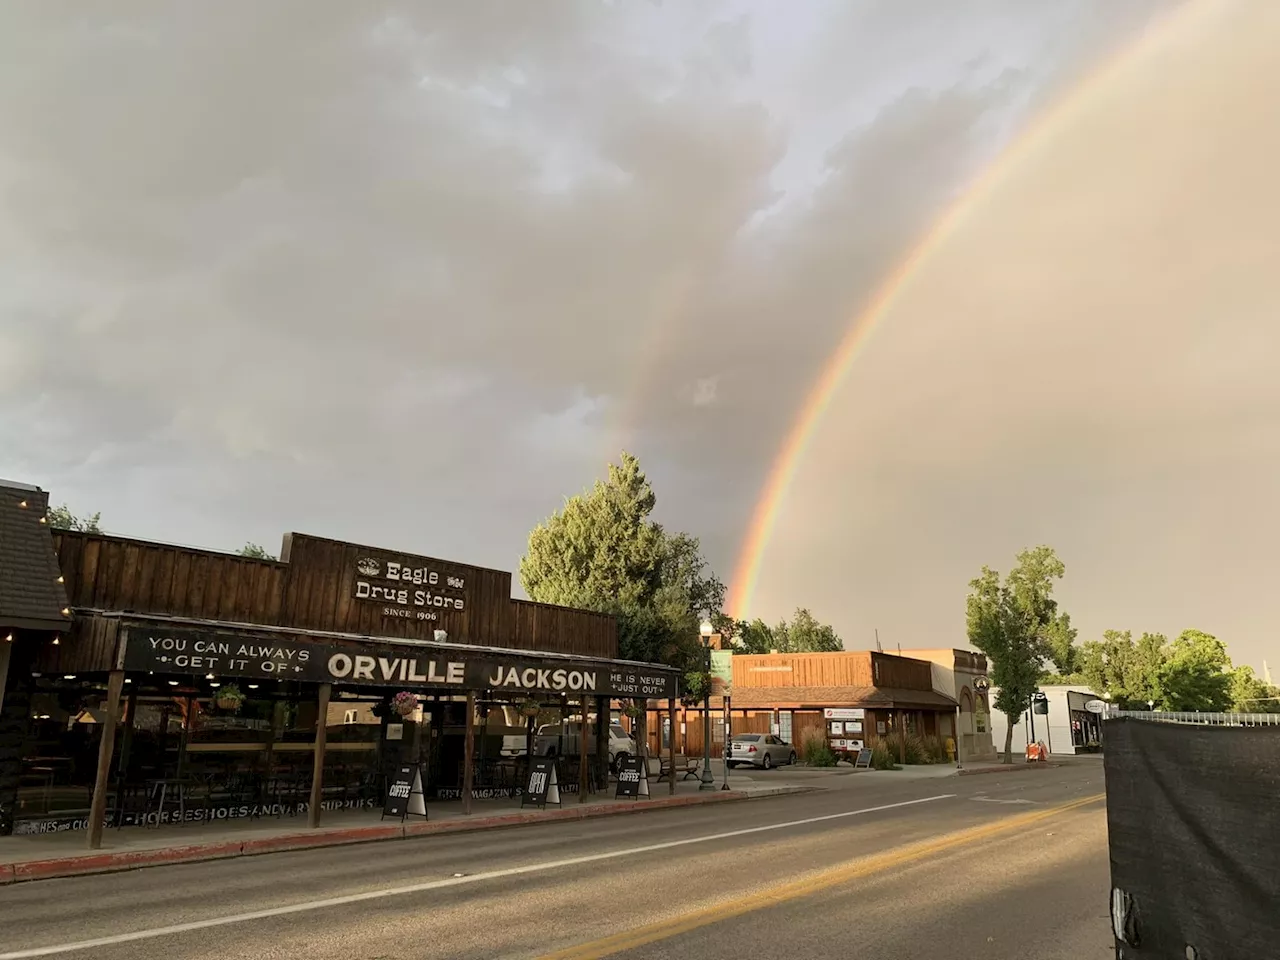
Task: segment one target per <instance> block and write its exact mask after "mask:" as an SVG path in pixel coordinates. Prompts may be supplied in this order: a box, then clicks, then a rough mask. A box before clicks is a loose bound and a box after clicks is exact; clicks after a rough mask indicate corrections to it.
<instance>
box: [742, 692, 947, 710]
mask: <svg viewBox="0 0 1280 960" xmlns="http://www.w3.org/2000/svg"><path fill="white" fill-rule="evenodd" d="M733 707H734V709H735V710H737V709H747V710H752V709H757V710H769V709H773V710H803V709H821V708H823V707H863V708H866V709H871V710H895V709H923V710H954V709H955V708H956V701H955V700H953V699H951V698H950V697H948V696H946V695H945V694H941V693H938V692H937V691H935V690H903V689H898V688H893V687H736V688H735V689H734V691H733Z"/></svg>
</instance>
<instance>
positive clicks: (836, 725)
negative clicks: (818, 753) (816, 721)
mask: <svg viewBox="0 0 1280 960" xmlns="http://www.w3.org/2000/svg"><path fill="white" fill-rule="evenodd" d="M842 733H844V724H843V723H841V722H840V721H839V720H832V721H831V735H832V736H833V737H838V736H840V734H842Z"/></svg>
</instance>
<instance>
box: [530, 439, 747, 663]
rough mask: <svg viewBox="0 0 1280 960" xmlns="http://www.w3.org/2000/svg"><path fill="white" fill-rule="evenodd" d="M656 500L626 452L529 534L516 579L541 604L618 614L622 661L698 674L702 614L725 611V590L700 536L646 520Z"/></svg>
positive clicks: (700, 661)
mask: <svg viewBox="0 0 1280 960" xmlns="http://www.w3.org/2000/svg"><path fill="white" fill-rule="evenodd" d="M656 503H657V497H656V496H655V495H654V492H653V488H652V487H651V486H650V484H649V481H648V479H647V478H646V476H645V474H644V471H643V470H642V469H641V468H640V461H639V460H638V459H637V458H636V457H634V456H632V455H631V454H629V453H623V455H622V461H621V463H619V464H610V465H609V474H608V477H607V478H606V479H605V480H602V481H597V482H596V484H595V486H594V487H593V488H592V489H591V490H590V491H588V492H586V493H583V494H579V495H578V496H575V497H570V498H569V499H568V500H567V501H566V502H565V505H564V507H563V508H562V509H561V510H559V511H557V512H556V513H555V514H553V515H552V516H551V517H550V518H548V519H547V520H546V521H544V522H543V523H540V524H539V525H538V526H537V527H535V528H534V530H533V532H532V533H530V534H529V545H528V550H527V552H526V553H525V555H524V557H523V558H521V560H520V582H521V583H522V584H523V585H524V589H525V592H526V593H527V594H528V595H529V597H530V599H532V600H535V601H538V602H540V603H555V604H560V605H563V606H569V607H579V608H581V609H586V610H599V611H602V612H606V613H612V614H614V615H615V616H617V618H618V646H619V655H620V656H622V657H623V658H625V659H629V660H642V661H648V662H662V663H669V664H672V665H673V666H678V667H681V668H682V669H685V670H686V671H691V672H692V671H701V670H702V669H703V662H702V658H703V653H702V649H701V643H700V641H699V638H698V625H699V623H700V621H701V617H702V616H703V614H704V612H705V611H712V612H714V613H718V612H719V611H720V608H721V607H722V606H723V604H724V594H725V588H724V584H723V583H721V581H720V580H719V579H718V578H717V577H716V576H715V574H714V573H713V572H711V570H710V569H709V567H708V565H707V562H706V560H705V559H704V558H703V557H702V555H701V549H700V545H699V542H698V539H697V538H696V537H691V536H689V535H687V534H683V533H674V534H673V533H668V532H667V531H666V530H664V529H663V527H662V526H661V525H660V524H658V523H655V522H654V521H653V520H651V519H650V515H651V514H652V512H653V509H654V506H655V505H656Z"/></svg>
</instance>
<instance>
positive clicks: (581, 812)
mask: <svg viewBox="0 0 1280 960" xmlns="http://www.w3.org/2000/svg"><path fill="white" fill-rule="evenodd" d="M749 799H751V797H750V796H749V795H748V794H745V793H738V792H736V791H730V792H727V793H725V792H718V793H716V794H714V795H711V796H693V797H666V798H662V799H653V800H649V801H647V802H646V801H641V802H638V803H634V804H620V803H618V804H593V805H589V806H588V805H583V806H580V807H577V806H575V807H563V808H561V809H559V810H540V811H536V812H528V813H507V814H498V815H496V816H491V817H480V818H477V819H475V820H435V821H431V820H428V821H426V822H424V823H404V824H395V825H394V826H392V825H382V824H379V825H376V826H366V827H350V828H346V829H339V830H329V831H326V832H316V833H288V834H282V835H280V836H275V837H263V838H261V839H257V840H221V841H217V842H211V843H195V844H187V845H184V846H178V847H161V848H158V849H155V850H137V851H133V852H128V851H120V852H117V853H93V854H85V855H82V856H74V857H58V858H56V859H51V860H28V861H25V862H22V863H0V886H5V885H7V884H11V883H23V882H25V881H29V880H52V879H55V878H58V877H80V876H87V875H90V874H97V873H117V872H120V871H123V870H138V869H142V868H144V867H160V866H171V865H173V864H179V863H200V862H202V861H208V860H229V859H232V858H235V857H252V856H259V855H261V854H266V853H283V852H287V851H290V850H314V849H318V848H321V847H337V846H347V845H349V844H354V843H377V842H380V841H387V840H413V839H417V838H419V837H427V836H434V835H436V834H451V833H473V832H476V831H480V830H498V829H502V828H505V827H519V826H528V825H532V824H536V823H559V822H564V821H571V820H594V819H598V818H600V817H610V816H621V815H624V814H632V813H647V812H649V811H651V810H670V809H672V808H674V807H693V806H701V805H703V804H707V803H725V802H729V801H734V800H749Z"/></svg>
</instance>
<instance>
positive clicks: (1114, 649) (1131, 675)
mask: <svg viewBox="0 0 1280 960" xmlns="http://www.w3.org/2000/svg"><path fill="white" fill-rule="evenodd" d="M1167 645H1168V641H1167V640H1166V638H1165V636H1164V634H1161V633H1144V634H1143V635H1142V638H1141V639H1140V640H1139V641H1138V642H1137V643H1135V642H1134V640H1133V634H1132V633H1131V632H1130V631H1128V630H1107V631H1106V632H1105V633H1104V634H1103V635H1102V640H1090V641H1089V642H1087V643H1085V644H1084V646H1083V647H1082V648H1081V650H1080V654H1079V663H1080V671H1081V673H1082V674H1083V675H1084V677H1085V681H1086V682H1087V683H1088V684H1089V686H1090V687H1092V688H1093V689H1094V690H1096V691H1098V692H1099V693H1105V694H1106V695H1107V696H1108V697H1109V698H1110V700H1111V702H1112V703H1114V704H1115V705H1116V706H1118V707H1120V708H1121V709H1124V710H1133V709H1139V710H1140V709H1142V708H1143V707H1146V706H1147V704H1148V703H1150V702H1152V701H1154V702H1155V703H1156V704H1157V706H1159V707H1160V709H1164V706H1163V704H1164V702H1165V694H1164V685H1163V676H1164V664H1165V658H1166V656H1167Z"/></svg>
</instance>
